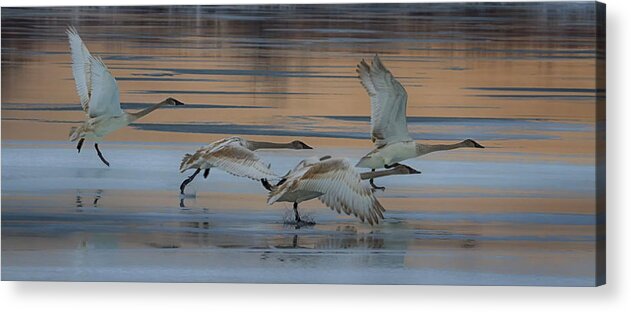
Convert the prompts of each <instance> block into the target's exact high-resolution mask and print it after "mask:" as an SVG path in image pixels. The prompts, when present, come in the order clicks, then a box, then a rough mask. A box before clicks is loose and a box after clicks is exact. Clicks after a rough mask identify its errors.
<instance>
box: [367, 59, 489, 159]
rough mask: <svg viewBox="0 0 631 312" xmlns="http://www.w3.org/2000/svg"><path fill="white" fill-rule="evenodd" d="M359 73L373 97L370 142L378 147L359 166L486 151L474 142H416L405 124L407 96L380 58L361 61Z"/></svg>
mask: <svg viewBox="0 0 631 312" xmlns="http://www.w3.org/2000/svg"><path fill="white" fill-rule="evenodd" d="M357 73H358V74H359V79H360V80H361V83H362V85H363V86H364V88H365V89H366V91H367V92H368V95H369V96H370V106H371V115H370V125H371V140H372V142H373V143H374V145H375V149H374V150H373V151H371V152H370V153H368V154H367V155H366V156H364V157H363V158H362V159H361V160H360V161H359V162H358V163H357V165H356V166H357V167H362V168H370V169H378V168H383V167H390V166H393V165H396V164H397V163H398V162H400V161H404V160H406V159H411V158H415V157H418V156H422V155H425V154H428V153H432V152H435V151H441V150H449V149H455V148H461V147H476V148H483V146H482V145H480V144H478V143H477V142H475V141H473V140H471V139H468V140H464V141H462V142H459V143H456V144H447V145H442V144H433V145H430V144H421V143H418V142H415V141H414V140H412V137H411V136H410V134H409V132H408V128H407V122H406V106H407V98H408V94H407V92H406V91H405V88H404V87H403V85H401V83H400V82H399V81H398V80H397V79H396V78H395V77H394V76H393V75H392V73H390V71H389V70H388V69H387V68H386V67H385V66H384V65H383V63H382V62H381V60H380V59H379V56H378V55H375V57H374V58H373V60H372V64H371V66H369V65H368V64H367V63H366V62H365V61H364V60H362V61H361V62H360V63H359V65H357Z"/></svg>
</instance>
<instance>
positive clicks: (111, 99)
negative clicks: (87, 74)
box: [88, 57, 123, 117]
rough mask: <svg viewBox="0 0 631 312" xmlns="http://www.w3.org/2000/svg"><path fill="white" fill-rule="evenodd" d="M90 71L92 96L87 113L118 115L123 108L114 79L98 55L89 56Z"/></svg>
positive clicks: (93, 114) (95, 115) (92, 114)
mask: <svg viewBox="0 0 631 312" xmlns="http://www.w3.org/2000/svg"><path fill="white" fill-rule="evenodd" d="M90 65H91V66H90V68H91V72H92V79H91V82H92V96H91V97H90V104H89V109H88V115H89V116H90V117H97V116H120V115H122V114H123V110H122V109H121V105H120V94H119V91H118V85H117V84H116V80H115V79H114V77H113V76H112V74H111V73H110V71H109V70H108V69H107V66H105V64H104V63H103V61H102V60H101V58H99V57H91V58H90Z"/></svg>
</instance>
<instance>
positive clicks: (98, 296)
mask: <svg viewBox="0 0 631 312" xmlns="http://www.w3.org/2000/svg"><path fill="white" fill-rule="evenodd" d="M296 2H303V3H305V2H306V3H313V2H318V3H322V2H327V3H330V2H343V3H350V2H436V1H405V0H402V1H388V0H381V1H370V0H367V1H366V0H364V1H356V0H346V1H291V0H267V1H255V0H246V1H243V0H232V1H226V0H220V1H208V0H206V1H204V0H202V1H199V0H184V1H175V0H131V1H125V0H107V1H106V0H89V1H88V0H82V1H81V0H54V1H53V2H50V1H42V0H40V1H33V0H3V1H2V4H1V5H2V6H3V7H5V6H50V5H121V4H122V5H132V4H144V5H148V4H246V3H296ZM449 2H458V1H449ZM605 3H607V63H608V66H607V67H608V68H607V82H608V86H607V89H608V90H607V111H608V113H607V132H608V133H607V139H608V151H607V154H608V155H607V164H608V170H607V171H608V173H607V204H608V205H607V207H608V218H607V228H608V230H607V249H608V250H607V285H606V286H603V287H599V288H554V287H471V286H467V287H464V286H459V287H458V286H339V285H262V284H258V285H257V284H166V283H165V284H147V283H50V282H2V283H0V305H1V306H2V308H4V311H14V310H17V311H24V310H28V311H45V312H53V311H64V312H67V311H74V310H81V311H90V312H100V311H108V312H114V311H118V310H121V309H122V310H125V311H126V310H132V309H133V310H137V311H144V310H154V311H156V312H161V311H169V312H171V311H183V312H184V311H186V312H188V311H212V310H218V311H236V310H241V311H243V310H245V311H274V312H280V311H294V312H295V311H300V312H303V311H305V312H306V311H318V312H324V311H327V312H328V311H329V310H347V311H353V310H362V311H380V312H389V311H417V310H418V311H421V310H425V311H462V312H471V311H494V310H501V311H528V312H533V311H569V310H571V311H572V312H580V311H623V310H626V311H629V310H628V308H629V307H631V299H630V298H631V291H630V288H629V283H631V278H630V276H629V272H630V270H629V268H628V265H629V264H631V259H630V257H629V247H628V246H629V244H630V243H631V242H630V241H629V240H628V238H631V235H629V234H630V233H629V229H630V228H631V227H630V226H627V225H626V224H625V223H627V222H631V215H630V213H629V211H631V202H629V199H628V196H625V195H627V194H626V193H625V191H628V190H629V186H630V185H629V183H626V184H625V182H628V180H629V178H628V177H629V176H631V172H630V170H629V162H628V159H629V155H631V153H630V152H631V149H630V148H629V144H628V143H627V141H628V140H626V139H627V138H628V136H627V135H629V134H631V131H630V130H631V129H630V128H631V126H630V125H631V123H630V122H628V121H627V119H628V118H631V116H630V115H629V111H630V107H631V102H630V101H628V99H629V97H628V93H629V92H628V90H629V86H630V85H631V81H630V80H629V78H628V76H629V75H628V74H626V73H629V72H631V68H630V66H629V55H630V51H631V50H630V49H629V44H630V43H629V42H630V40H629V34H630V33H631V29H630V27H629V26H630V20H631V18H630V16H629V15H628V14H629V13H630V11H629V10H628V8H629V5H628V2H627V1H625V0H609V1H605ZM625 95H627V96H625ZM9 309H10V310H9ZM152 312H153V311H152Z"/></svg>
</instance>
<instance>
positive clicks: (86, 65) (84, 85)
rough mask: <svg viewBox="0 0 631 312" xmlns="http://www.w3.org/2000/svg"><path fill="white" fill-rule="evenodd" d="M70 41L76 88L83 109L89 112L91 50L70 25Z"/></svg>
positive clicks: (67, 31) (68, 33)
mask: <svg viewBox="0 0 631 312" xmlns="http://www.w3.org/2000/svg"><path fill="white" fill-rule="evenodd" d="M66 34H67V35H68V42H69V43H70V54H71V56H72V75H73V77H74V82H75V88H76V89H77V94H78V95H79V99H80V100H81V107H82V108H83V111H85V112H86V113H87V112H88V103H89V102H90V96H91V95H92V73H91V61H90V60H91V58H92V55H90V51H88V48H87V47H86V46H85V44H84V43H83V41H82V40H81V37H79V33H77V30H76V29H75V28H74V27H72V26H70V27H68V29H67V30H66Z"/></svg>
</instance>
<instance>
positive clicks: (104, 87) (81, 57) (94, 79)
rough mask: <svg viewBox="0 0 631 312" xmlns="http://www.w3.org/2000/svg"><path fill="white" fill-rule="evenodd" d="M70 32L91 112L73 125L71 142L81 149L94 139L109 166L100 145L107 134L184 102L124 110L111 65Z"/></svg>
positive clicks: (75, 68)
mask: <svg viewBox="0 0 631 312" xmlns="http://www.w3.org/2000/svg"><path fill="white" fill-rule="evenodd" d="M66 34H68V41H69V42H70V52H71V54H72V74H73V76H74V81H75V86H76V88H77V93H78V94H79V98H80V99H81V107H83V111H85V113H86V114H87V120H86V121H85V122H84V123H83V125H81V126H80V127H72V128H71V130H70V141H71V142H74V141H76V140H79V143H77V150H78V151H79V152H81V147H82V146H83V142H84V141H85V140H91V141H94V142H95V143H94V148H95V149H96V152H97V154H98V156H99V158H100V159H101V161H103V163H104V164H106V165H107V166H109V165H110V163H109V162H108V161H107V160H105V158H104V157H103V154H101V150H99V144H98V142H99V141H101V139H103V137H104V136H105V135H107V134H109V133H111V132H113V131H115V130H118V129H120V128H123V127H126V126H127V125H129V124H130V123H132V122H134V121H136V120H137V119H139V118H141V117H143V116H145V115H147V114H149V113H151V112H152V111H154V110H156V109H158V108H160V107H161V106H163V105H167V104H169V105H182V102H180V101H178V100H176V99H173V98H167V99H166V100H164V101H162V102H160V103H158V104H155V105H153V106H151V107H149V108H146V109H144V110H141V111H139V112H135V113H126V112H124V111H123V110H122V109H121V106H120V99H119V97H120V95H119V93H120V92H119V90H118V85H117V84H116V80H115V79H114V77H113V76H112V74H111V73H110V71H109V70H108V69H107V66H105V64H104V63H103V61H102V60H101V58H99V57H95V56H92V55H91V54H90V51H88V48H87V47H86V46H85V44H83V41H82V40H81V37H79V34H78V33H77V30H76V29H75V28H74V27H72V26H70V27H68V29H67V30H66Z"/></svg>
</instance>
